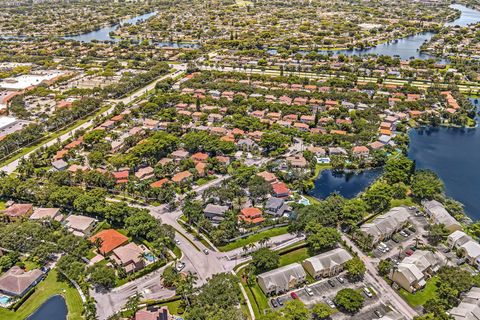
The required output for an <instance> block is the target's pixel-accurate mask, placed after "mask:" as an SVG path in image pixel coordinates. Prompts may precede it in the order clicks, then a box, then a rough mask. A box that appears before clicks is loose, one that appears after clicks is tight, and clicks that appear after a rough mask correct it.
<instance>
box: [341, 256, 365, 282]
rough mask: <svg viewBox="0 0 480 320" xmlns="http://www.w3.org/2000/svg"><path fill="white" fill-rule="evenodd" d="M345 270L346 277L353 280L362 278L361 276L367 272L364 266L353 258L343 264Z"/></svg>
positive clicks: (357, 259)
mask: <svg viewBox="0 0 480 320" xmlns="http://www.w3.org/2000/svg"><path fill="white" fill-rule="evenodd" d="M345 269H346V270H347V275H348V276H349V277H350V278H351V279H354V280H359V279H361V278H363V275H364V274H365V271H366V270H367V269H366V267H365V264H364V263H363V261H362V260H361V259H360V258H359V257H354V258H353V259H350V260H349V261H347V263H346V264H345Z"/></svg>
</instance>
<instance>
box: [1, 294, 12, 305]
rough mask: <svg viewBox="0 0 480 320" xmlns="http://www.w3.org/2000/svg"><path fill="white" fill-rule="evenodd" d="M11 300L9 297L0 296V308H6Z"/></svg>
mask: <svg viewBox="0 0 480 320" xmlns="http://www.w3.org/2000/svg"><path fill="white" fill-rule="evenodd" d="M11 300H12V298H10V297H9V296H5V295H0V306H1V307H6V306H7V305H8V304H9V303H10V301H11Z"/></svg>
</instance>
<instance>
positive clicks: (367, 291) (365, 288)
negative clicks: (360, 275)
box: [363, 287, 373, 298]
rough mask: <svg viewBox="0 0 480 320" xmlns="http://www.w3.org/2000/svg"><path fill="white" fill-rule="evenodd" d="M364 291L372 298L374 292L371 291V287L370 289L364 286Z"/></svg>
mask: <svg viewBox="0 0 480 320" xmlns="http://www.w3.org/2000/svg"><path fill="white" fill-rule="evenodd" d="M363 292H365V294H366V295H367V297H369V298H372V297H373V294H372V292H371V291H370V289H368V288H367V287H364V288H363Z"/></svg>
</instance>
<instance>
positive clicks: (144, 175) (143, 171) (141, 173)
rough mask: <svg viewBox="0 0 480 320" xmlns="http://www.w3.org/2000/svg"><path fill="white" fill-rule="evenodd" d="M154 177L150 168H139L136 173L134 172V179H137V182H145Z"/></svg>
mask: <svg viewBox="0 0 480 320" xmlns="http://www.w3.org/2000/svg"><path fill="white" fill-rule="evenodd" d="M154 176H155V175H154V172H153V168H152V167H150V166H149V167H145V168H140V169H138V171H137V172H135V177H137V178H138V179H139V180H147V179H150V178H153V177H154Z"/></svg>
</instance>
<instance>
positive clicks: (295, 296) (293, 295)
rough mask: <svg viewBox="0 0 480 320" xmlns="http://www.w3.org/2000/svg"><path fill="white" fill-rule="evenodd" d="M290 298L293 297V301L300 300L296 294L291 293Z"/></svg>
mask: <svg viewBox="0 0 480 320" xmlns="http://www.w3.org/2000/svg"><path fill="white" fill-rule="evenodd" d="M290 297H292V299H298V295H297V294H296V293H295V292H291V293H290Z"/></svg>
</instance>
